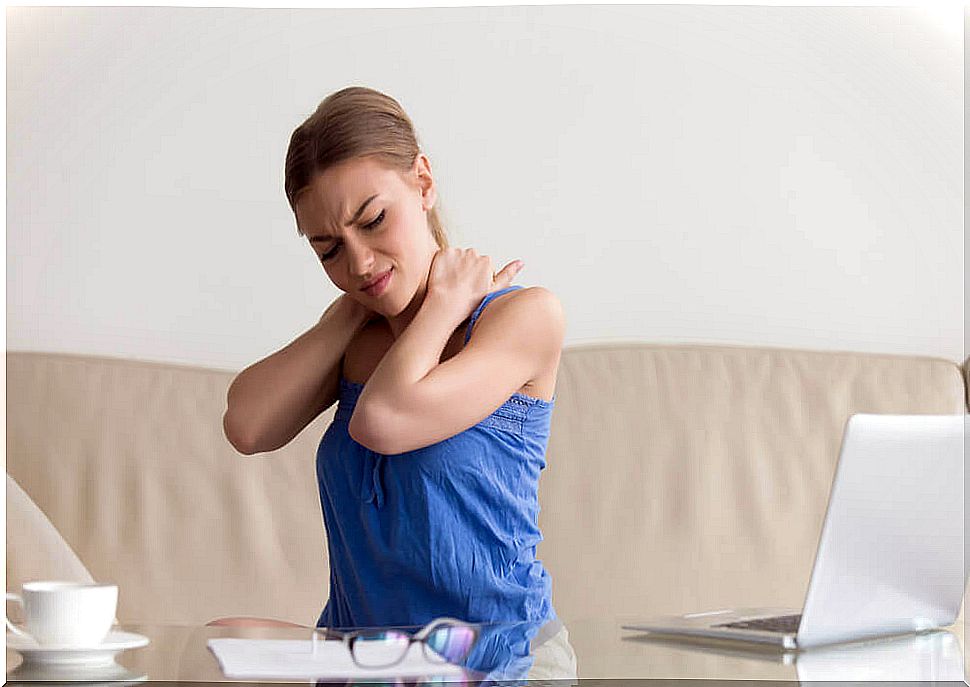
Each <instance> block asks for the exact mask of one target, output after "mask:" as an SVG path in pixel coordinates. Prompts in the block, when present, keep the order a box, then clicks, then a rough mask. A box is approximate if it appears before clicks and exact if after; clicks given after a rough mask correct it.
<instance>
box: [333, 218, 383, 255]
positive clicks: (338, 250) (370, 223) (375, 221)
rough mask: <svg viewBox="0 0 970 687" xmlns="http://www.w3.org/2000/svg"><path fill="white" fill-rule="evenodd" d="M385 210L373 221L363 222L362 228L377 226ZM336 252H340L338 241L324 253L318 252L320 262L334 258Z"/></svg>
mask: <svg viewBox="0 0 970 687" xmlns="http://www.w3.org/2000/svg"><path fill="white" fill-rule="evenodd" d="M386 212H387V211H386V210H381V214H379V215H378V216H377V217H376V218H375V219H374V221H372V222H368V223H367V224H365V225H364V228H365V229H368V230H373V229H376V228H377V226H378V225H380V224H381V223H382V222H383V221H384V216H385V213H386ZM338 252H340V244H339V243H335V244H334V246H333V248H331V249H330V250H328V251H327V252H326V253H321V254H320V260H321V261H322V262H325V261H327V260H330V259H332V258H335V257H336V256H337V253H338Z"/></svg>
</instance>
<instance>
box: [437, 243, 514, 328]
mask: <svg viewBox="0 0 970 687" xmlns="http://www.w3.org/2000/svg"><path fill="white" fill-rule="evenodd" d="M522 266H523V262H522V261H521V260H513V261H512V262H510V263H509V264H507V265H506V266H505V267H503V268H502V269H501V270H500V271H499V272H493V271H492V259H491V258H490V257H488V256H487V255H479V254H478V252H477V251H476V250H475V249H474V248H442V249H441V250H439V251H438V252H437V253H435V256H434V259H433V260H432V261H431V270H430V272H429V274H428V298H429V299H431V300H432V301H433V302H435V303H438V304H440V306H441V307H446V308H449V309H451V308H454V310H453V313H454V315H455V317H456V318H457V319H458V320H459V321H461V320H463V319H465V318H466V317H468V316H469V315H470V314H471V313H472V311H473V310H474V309H475V307H476V306H477V305H478V304H479V303H480V302H481V300H482V299H483V298H484V297H485V296H486V295H487V294H489V293H491V292H492V291H498V290H499V289H504V288H505V287H506V286H508V285H509V284H511V283H512V280H513V279H514V278H515V275H517V274H518V273H519V270H521V269H522ZM459 316H460V317H459Z"/></svg>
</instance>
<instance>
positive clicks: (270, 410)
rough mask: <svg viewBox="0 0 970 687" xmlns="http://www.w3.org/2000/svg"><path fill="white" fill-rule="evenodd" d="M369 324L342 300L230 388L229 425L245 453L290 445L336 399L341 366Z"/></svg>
mask: <svg viewBox="0 0 970 687" xmlns="http://www.w3.org/2000/svg"><path fill="white" fill-rule="evenodd" d="M365 322H366V317H364V313H363V312H362V311H361V310H360V309H356V308H352V307H348V304H347V303H346V302H341V301H340V300H339V299H338V300H337V301H335V302H334V303H333V304H332V305H331V307H329V308H328V309H327V311H326V312H325V313H324V314H323V316H322V317H321V318H320V320H319V321H318V322H317V324H315V325H314V326H313V327H311V328H310V329H309V330H308V331H306V332H304V333H303V334H301V335H300V336H299V337H298V338H297V339H295V340H294V341H292V342H291V343H290V344H288V345H287V346H286V347H285V348H283V349H281V350H279V351H277V352H276V353H274V354H272V355H270V356H269V357H267V358H265V359H263V360H261V361H259V362H257V363H255V364H253V365H251V366H249V367H248V368H246V369H245V370H243V371H242V372H240V373H239V375H238V376H237V377H236V378H235V380H233V382H232V384H231V386H230V387H229V392H228V395H227V399H226V401H227V409H226V414H225V417H224V419H223V426H224V429H225V432H226V436H227V438H228V439H229V441H230V442H231V443H232V444H233V446H235V447H236V448H237V449H238V450H240V451H241V452H243V453H260V452H264V451H271V450H274V449H276V448H279V447H280V446H283V445H285V444H286V443H288V442H289V441H290V440H291V439H292V438H293V437H294V436H296V435H297V434H298V433H299V432H300V431H301V430H302V429H303V428H304V427H306V425H307V424H309V423H310V421H312V420H313V418H314V417H316V416H317V415H318V414H319V413H320V412H322V411H323V410H325V409H326V407H327V406H329V405H331V404H332V403H333V401H334V400H335V399H336V393H337V388H338V377H339V373H340V361H341V359H342V357H343V354H344V352H345V351H346V349H347V346H348V345H349V344H350V342H351V340H352V339H353V337H354V336H355V334H356V333H357V332H358V331H359V330H360V328H361V327H363V325H364V324H365Z"/></svg>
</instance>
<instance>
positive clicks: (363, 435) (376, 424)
mask: <svg viewBox="0 0 970 687" xmlns="http://www.w3.org/2000/svg"><path fill="white" fill-rule="evenodd" d="M394 424H395V423H394V422H392V421H391V418H390V413H388V412H385V411H383V410H381V409H380V408H375V407H374V404H373V403H370V404H368V403H364V404H361V403H360V402H359V401H358V403H357V406H356V407H355V408H354V414H353V415H352V416H351V418H350V424H349V425H348V427H347V431H348V433H349V434H350V438H351V439H353V440H354V441H356V442H357V443H358V444H360V445H361V446H363V447H364V448H367V449H370V450H371V451H373V452H374V453H382V454H384V455H394V454H395V453H403V452H404V451H405V450H407V449H405V448H402V447H401V444H400V442H399V441H397V440H396V439H395V436H394V432H393V431H390V430H391V428H392V427H393V425H394Z"/></svg>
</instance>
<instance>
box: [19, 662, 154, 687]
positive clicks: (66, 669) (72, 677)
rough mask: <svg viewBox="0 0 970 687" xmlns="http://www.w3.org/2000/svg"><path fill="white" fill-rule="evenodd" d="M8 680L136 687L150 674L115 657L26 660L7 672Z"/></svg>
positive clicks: (106, 686)
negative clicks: (97, 662)
mask: <svg viewBox="0 0 970 687" xmlns="http://www.w3.org/2000/svg"><path fill="white" fill-rule="evenodd" d="M7 680H8V681H9V682H75V681H79V680H80V681H83V682H84V683H86V684H85V685H84V687H128V686H132V687H134V686H135V685H137V684H138V683H140V682H145V681H147V680H148V675H145V674H144V673H135V672H133V671H131V670H128V669H127V668H125V667H123V666H120V665H118V664H117V663H115V662H114V661H112V662H111V663H109V664H108V665H102V666H89V665H84V664H80V665H65V664H62V663H52V664H49V665H45V664H43V663H32V662H28V661H26V660H25V661H24V662H23V663H21V664H20V665H19V666H17V667H16V668H14V669H13V670H11V671H10V672H9V673H7Z"/></svg>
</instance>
